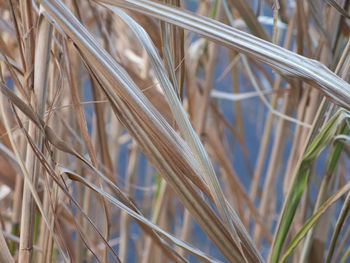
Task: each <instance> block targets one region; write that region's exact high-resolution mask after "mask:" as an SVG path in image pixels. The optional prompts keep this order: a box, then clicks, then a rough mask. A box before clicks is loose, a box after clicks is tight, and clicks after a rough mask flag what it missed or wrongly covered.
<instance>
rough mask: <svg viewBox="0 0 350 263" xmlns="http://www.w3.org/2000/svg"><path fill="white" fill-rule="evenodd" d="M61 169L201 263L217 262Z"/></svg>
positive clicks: (96, 188) (70, 172) (74, 174)
mask: <svg viewBox="0 0 350 263" xmlns="http://www.w3.org/2000/svg"><path fill="white" fill-rule="evenodd" d="M60 169H61V173H64V174H67V175H68V177H69V178H70V179H71V180H74V181H77V182H79V183H82V184H84V185H85V186H87V187H89V188H90V189H92V190H94V191H95V192H97V193H98V194H100V195H101V196H103V197H104V198H106V199H108V200H109V201H110V202H111V203H112V204H114V205H116V206H118V207H120V208H121V209H122V210H123V211H125V212H126V213H128V214H129V215H130V216H132V217H133V218H135V219H136V220H138V221H141V222H142V223H144V224H145V225H147V226H149V227H150V228H152V229H154V230H155V231H156V232H157V233H159V234H160V235H161V236H162V237H163V238H164V239H166V240H167V241H169V242H172V243H174V244H176V245H177V246H179V247H181V248H183V249H184V250H186V251H187V252H189V253H191V254H193V255H194V256H196V257H198V258H199V259H201V260H202V261H203V262H211V263H214V262H219V261H217V260H215V259H213V258H211V257H209V256H208V255H206V254H205V253H203V252H202V251H200V250H198V249H196V248H193V247H191V246H190V245H189V244H187V243H185V242H183V241H181V240H180V239H177V238H176V237H173V236H172V235H170V234H169V233H167V232H166V231H164V230H162V229H161V228H159V227H158V226H157V225H155V224H153V223H152V222H150V221H149V220H147V219H146V218H144V217H143V216H141V215H139V214H137V213H135V212H134V211H133V210H131V209H130V208H129V207H127V206H126V205H124V204H123V203H122V202H120V201H119V200H117V199H116V198H114V197H113V196H111V195H109V194H108V193H106V192H105V191H103V190H101V189H99V188H98V187H97V186H95V185H94V184H92V183H91V182H89V181H88V180H86V179H84V178H83V177H81V176H80V175H78V174H76V173H74V172H73V171H70V170H68V169H66V168H64V167H60Z"/></svg>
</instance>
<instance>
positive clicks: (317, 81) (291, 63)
mask: <svg viewBox="0 0 350 263" xmlns="http://www.w3.org/2000/svg"><path fill="white" fill-rule="evenodd" d="M98 2H100V3H106V4H110V5H115V6H118V7H122V8H128V9H131V10H134V11H136V12H142V13H144V14H147V15H150V16H153V17H156V18H159V19H161V20H163V21H166V22H168V23H172V24H175V25H177V26H180V27H183V28H184V29H187V30H189V31H192V32H194V33H197V34H199V35H202V36H204V37H206V38H208V39H211V40H213V41H215V42H217V43H219V44H222V45H225V46H227V47H229V48H233V49H235V50H237V51H239V52H241V53H243V54H245V55H247V56H251V57H253V58H255V59H258V60H260V61H262V62H264V63H266V64H267V65H269V66H271V67H272V68H273V69H274V70H276V71H278V72H280V73H282V74H283V75H285V76H286V77H296V78H297V79H300V80H304V81H307V82H308V83H310V84H311V85H313V86H315V87H318V88H320V90H321V92H322V93H323V94H325V95H326V96H327V97H329V98H330V99H331V100H332V101H334V103H336V104H338V105H339V106H341V107H343V108H345V109H350V107H349V105H350V95H349V94H350V92H349V91H350V85H349V84H348V83H346V82H345V81H344V80H342V79H341V78H339V77H338V76H336V75H335V74H334V73H332V72H331V71H330V70H329V69H328V68H327V67H325V66H324V65H323V64H321V63H320V62H319V61H316V60H311V59H308V58H306V57H303V56H301V55H298V54H295V53H293V52H291V51H289V50H287V49H284V48H282V47H280V46H277V45H274V44H272V43H269V42H267V41H264V40H262V39H259V38H257V37H254V36H252V35H250V34H248V33H245V32H243V31H239V30H237V29H234V28H232V27H229V26H227V25H225V24H222V23H220V22H218V21H215V20H212V19H210V18H206V17H202V16H199V15H196V14H193V13H190V12H188V11H185V10H181V9H178V8H175V7H170V6H166V5H162V4H159V3H156V2H152V1H146V0H135V1H134V0H133V1H129V0H98Z"/></svg>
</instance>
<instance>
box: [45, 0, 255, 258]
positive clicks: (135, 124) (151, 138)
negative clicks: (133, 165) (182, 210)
mask: <svg viewBox="0 0 350 263" xmlns="http://www.w3.org/2000/svg"><path fill="white" fill-rule="evenodd" d="M42 3H43V5H44V6H45V9H46V10H47V11H48V12H49V13H50V15H51V16H52V18H54V19H55V21H56V23H59V25H60V27H61V28H62V29H63V30H64V31H65V32H66V33H67V34H68V36H69V37H70V38H71V39H72V40H73V42H74V43H75V45H76V46H77V47H78V48H79V51H80V52H81V55H82V56H83V57H84V59H86V61H87V63H88V64H89V66H90V67H91V68H92V72H93V74H96V77H97V78H98V80H99V81H100V83H101V84H102V85H101V87H102V88H103V89H104V92H105V93H106V95H107V97H108V98H109V100H110V102H111V104H112V105H113V108H114V110H115V111H117V112H118V117H120V118H121V119H122V121H123V123H124V125H126V127H127V128H128V130H129V132H130V133H131V134H133V136H135V138H136V139H137V140H138V143H139V145H140V147H141V148H142V149H143V151H144V152H145V153H146V155H147V156H148V157H149V158H150V159H151V161H152V162H153V164H154V165H155V167H156V168H157V169H158V171H160V172H161V174H162V175H163V176H165V178H166V179H167V180H168V181H169V182H170V184H171V186H172V187H173V189H174V190H175V191H176V192H177V194H178V195H179V197H180V199H181V200H182V201H183V202H184V203H185V205H186V206H187V207H188V208H189V209H190V210H191V212H192V214H193V216H194V217H195V219H196V220H197V221H198V222H199V224H200V225H201V226H202V227H203V229H204V230H205V231H206V232H207V233H208V235H209V237H210V238H211V239H212V240H213V241H214V243H215V244H216V245H217V247H218V248H219V249H220V250H221V251H222V253H223V254H224V255H225V257H227V258H228V259H230V260H238V261H242V260H243V258H242V255H241V253H240V252H239V249H238V248H237V246H235V245H234V242H233V240H232V239H231V238H230V236H229V232H227V230H225V227H224V226H223V225H222V224H221V222H220V221H219V220H218V218H217V217H216V215H215V214H214V213H213V211H212V210H211V209H210V208H209V206H208V205H207V204H206V203H205V202H204V200H203V199H202V198H201V197H200V195H199V194H198V193H197V192H196V191H195V190H194V189H193V187H192V186H191V185H190V184H189V182H188V181H187V179H185V173H187V174H192V175H195V174H196V173H197V171H199V170H198V166H197V163H196V162H195V160H193V158H191V154H190V151H189V149H188V147H187V146H186V144H185V143H184V142H183V141H182V140H181V138H180V137H179V136H178V135H177V134H176V133H175V132H174V131H173V130H172V129H171V128H170V127H169V125H168V124H167V123H166V122H165V121H164V119H163V118H162V117H161V116H160V115H159V113H158V112H157V111H155V109H154V108H153V107H152V106H151V105H150V104H149V102H148V101H147V100H146V99H145V97H144V95H143V94H142V93H141V92H140V91H139V89H138V88H137V87H136V86H135V84H134V83H133V81H131V79H130V78H129V77H128V75H127V74H126V72H125V71H124V70H123V69H122V68H121V67H120V66H119V65H118V64H117V63H116V62H115V61H114V60H113V59H112V58H111V57H110V56H109V55H108V54H107V53H106V51H105V50H103V49H102V48H101V46H100V45H98V44H97V41H96V40H94V39H93V38H92V36H91V35H90V34H89V33H88V32H87V30H86V29H85V28H83V27H82V26H81V24H80V23H79V22H78V21H77V20H76V19H75V18H74V17H73V16H72V14H71V13H70V12H69V11H68V10H67V8H66V7H65V6H64V5H63V4H62V3H61V2H58V1H43V2H42ZM116 83H120V85H119V86H117V88H112V86H111V85H112V84H113V85H114V84H116ZM119 96H120V97H119ZM51 135H52V136H54V135H53V134H51ZM155 138H156V139H155ZM67 150H68V149H67ZM69 151H71V150H69ZM169 154H171V156H172V158H171V159H170V158H167V156H169ZM164 158H166V161H165V159H164ZM179 163H181V164H182V165H179ZM185 171H186V172H185ZM247 250H248V251H246V253H247V257H248V256H249V257H253V258H254V257H256V256H255V254H254V253H252V252H251V251H250V248H249V249H247Z"/></svg>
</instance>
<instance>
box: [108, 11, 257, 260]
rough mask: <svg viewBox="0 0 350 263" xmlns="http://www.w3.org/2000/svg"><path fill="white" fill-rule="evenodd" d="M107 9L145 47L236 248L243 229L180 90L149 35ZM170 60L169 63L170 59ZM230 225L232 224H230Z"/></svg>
mask: <svg viewBox="0 0 350 263" xmlns="http://www.w3.org/2000/svg"><path fill="white" fill-rule="evenodd" d="M106 7H108V8H109V9H111V10H112V11H113V12H115V13H116V14H117V15H118V16H119V17H121V18H122V19H123V20H124V21H125V22H126V24H128V25H129V27H130V29H131V30H132V31H133V32H134V34H135V36H136V37H137V38H138V40H139V41H140V42H141V44H142V46H143V47H144V48H145V50H146V51H147V54H148V56H149V59H150V62H151V64H152V67H153V70H154V72H155V75H156V77H157V79H158V81H159V83H160V86H161V88H162V90H163V91H164V94H165V96H166V98H167V100H168V102H169V106H170V109H171V110H172V113H173V115H174V117H175V120H176V122H177V124H178V126H179V128H180V130H181V132H182V134H183V136H184V137H185V140H186V142H187V143H188V144H189V146H190V148H191V150H192V152H193V153H194V156H195V157H196V159H197V161H198V163H199V164H200V167H201V176H202V177H203V179H204V180H205V182H206V183H207V184H208V186H209V188H210V190H211V194H212V196H213V197H214V200H215V203H216V205H217V207H218V208H219V212H220V214H221V216H222V217H223V218H224V219H225V220H226V221H227V223H228V225H229V226H230V227H231V230H232V233H233V238H234V240H235V242H236V244H237V246H240V238H239V237H238V234H237V232H236V229H235V228H236V227H239V228H241V226H242V224H241V222H240V220H239V218H238V216H237V217H235V219H234V218H233V217H231V213H229V212H228V209H227V204H226V202H225V197H224V194H223V192H222V190H221V187H220V185H219V182H218V179H217V177H216V175H215V172H214V169H213V167H212V164H211V162H210V159H209V156H208V155H207V153H206V151H205V149H204V147H203V145H202V143H201V142H200V140H199V138H198V136H197V134H196V133H195V131H194V130H193V127H192V125H191V123H190V121H189V119H188V118H187V115H186V113H185V111H184V109H183V107H182V105H181V102H180V100H179V98H178V96H177V94H176V92H175V91H176V90H178V89H177V88H175V89H174V88H173V87H172V84H171V81H170V80H169V78H168V75H167V72H166V71H165V67H164V65H163V63H162V61H161V58H160V56H159V55H158V53H157V51H156V48H155V46H154V45H153V43H152V41H151V39H150V37H149V36H148V35H147V32H146V31H145V30H144V29H143V28H142V27H141V26H139V25H138V24H137V23H136V22H135V21H134V20H133V19H132V18H131V17H130V16H128V15H127V14H126V13H125V12H123V11H122V10H120V9H118V8H115V7H113V6H110V5H106ZM168 60H170V58H169V59H168ZM173 83H176V81H175V77H173ZM237 220H238V221H239V222H238V221H237ZM231 221H233V222H232V223H231ZM237 231H239V232H240V233H243V232H244V230H243V229H238V230H237ZM245 239H246V240H247V241H246V242H251V241H250V239H247V238H245ZM252 245H253V244H250V246H251V247H254V246H252ZM254 253H255V254H256V258H260V261H262V257H261V256H260V254H259V252H258V250H257V249H255V251H254Z"/></svg>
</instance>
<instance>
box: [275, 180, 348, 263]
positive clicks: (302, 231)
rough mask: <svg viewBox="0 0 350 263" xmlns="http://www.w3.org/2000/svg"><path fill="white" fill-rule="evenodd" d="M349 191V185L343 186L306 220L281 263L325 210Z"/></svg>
mask: <svg viewBox="0 0 350 263" xmlns="http://www.w3.org/2000/svg"><path fill="white" fill-rule="evenodd" d="M349 190H350V183H347V184H346V185H344V186H343V187H342V188H341V189H340V190H338V191H337V192H336V193H335V194H334V195H332V196H331V197H330V198H329V199H328V200H327V201H326V202H324V204H323V205H322V206H321V207H320V208H319V209H318V210H317V212H316V213H315V214H314V215H313V216H312V217H310V218H309V220H307V222H306V223H305V224H304V226H303V227H302V228H301V229H300V230H299V232H298V234H297V235H296V236H295V237H294V238H293V240H292V241H291V242H290V244H289V246H288V248H287V251H286V252H285V254H284V255H283V256H282V259H281V261H280V262H281V263H283V262H286V260H287V258H288V256H289V255H290V254H291V253H292V252H293V250H294V248H295V247H296V246H297V245H298V243H299V242H300V240H301V239H302V238H303V237H304V236H305V235H306V233H307V232H308V231H309V230H310V228H311V227H312V226H313V225H314V224H315V223H316V222H317V221H318V219H319V218H320V216H321V215H322V214H324V213H325V212H326V210H327V209H328V208H329V207H330V206H331V205H332V204H334V203H335V202H336V201H337V200H338V199H339V198H341V197H342V196H343V195H344V194H345V193H346V192H348V191H349Z"/></svg>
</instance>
